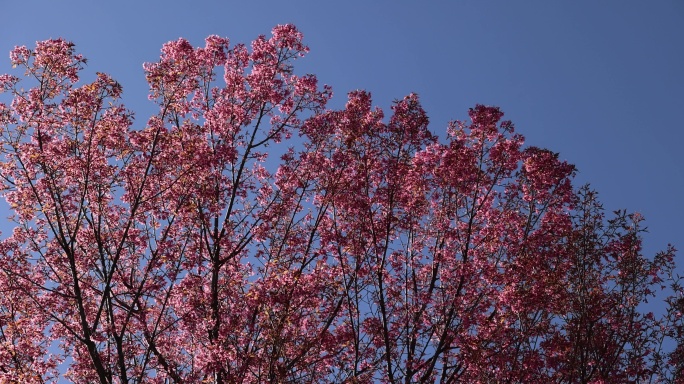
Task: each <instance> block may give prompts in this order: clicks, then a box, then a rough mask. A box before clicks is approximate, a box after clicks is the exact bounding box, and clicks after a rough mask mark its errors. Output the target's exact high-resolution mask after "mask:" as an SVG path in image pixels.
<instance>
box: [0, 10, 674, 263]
mask: <svg viewBox="0 0 684 384" xmlns="http://www.w3.org/2000/svg"><path fill="white" fill-rule="evenodd" d="M3 15H4V17H3V21H2V23H0V54H1V53H2V52H5V54H3V55H6V53H7V52H9V50H10V49H11V48H12V47H13V46H14V45H27V46H29V47H30V46H32V45H33V44H34V43H35V41H37V40H44V39H47V38H56V37H64V38H66V39H68V40H71V41H73V42H74V43H76V45H77V49H78V51H80V52H81V53H83V54H84V55H85V56H86V57H87V58H88V59H89V64H88V71H90V73H91V74H92V76H93V77H94V76H95V75H94V73H95V71H100V72H106V73H109V74H111V75H112V76H113V77H114V78H115V79H116V80H118V81H119V82H120V83H121V84H122V85H123V87H124V102H125V103H126V105H127V106H128V107H129V108H131V109H132V110H134V111H136V114H137V118H138V120H137V123H136V124H138V125H142V124H144V123H145V121H146V120H147V117H148V116H149V114H150V113H152V112H153V111H154V106H153V105H152V104H151V103H149V102H148V101H147V98H146V95H147V85H146V83H145V80H144V76H143V72H142V63H143V62H145V61H156V60H157V59H158V57H159V49H160V48H161V45H162V44H163V43H164V42H167V41H169V40H175V39H177V38H179V37H185V38H187V39H189V40H190V41H191V42H192V43H193V44H195V45H203V40H204V38H205V37H206V36H208V35H210V34H217V35H221V36H227V37H229V38H230V39H231V41H232V42H235V43H237V42H245V43H247V42H249V41H251V40H252V39H254V38H255V37H256V36H257V35H259V34H268V33H269V31H270V30H271V28H272V27H273V26H274V25H276V24H284V23H294V24H295V25H297V27H298V28H299V29H300V30H301V31H302V32H303V33H304V35H305V42H306V43H307V44H308V45H309V47H310V48H311V53H310V54H309V55H308V56H307V57H306V58H305V59H303V60H301V61H300V62H299V63H297V68H298V69H297V70H298V71H299V72H302V73H306V72H310V73H315V74H316V75H317V76H318V78H319V80H320V81H321V82H322V83H326V84H329V85H331V86H332V87H333V91H334V92H335V97H334V98H333V102H332V104H331V106H332V107H341V106H342V105H343V103H344V101H345V99H346V96H345V94H346V93H347V92H349V91H351V90H354V89H367V90H369V91H370V92H371V93H372V95H373V98H374V100H375V102H376V103H377V104H378V105H380V106H381V107H388V106H389V104H390V102H391V101H392V100H394V99H400V98H402V97H403V96H404V95H406V94H408V93H410V92H416V93H418V94H419V95H420V97H421V100H422V102H423V104H424V107H425V109H426V110H427V112H428V114H429V116H430V119H431V130H432V131H433V132H435V133H437V134H439V135H442V136H443V135H444V132H445V127H446V124H447V122H448V121H449V120H452V119H466V118H467V111H468V108H469V107H472V106H474V105H475V104H476V103H481V104H487V105H498V106H499V107H501V108H502V110H503V111H504V112H505V113H506V118H508V119H511V120H513V122H514V123H515V124H516V127H517V131H518V132H520V133H522V134H523V135H525V136H526V138H527V143H528V144H531V145H536V146H542V147H548V148H549V149H551V150H553V151H556V152H560V157H561V158H562V159H565V160H567V161H569V162H571V163H574V164H576V165H577V167H578V169H579V171H580V173H579V176H578V180H577V183H578V184H581V183H586V182H589V183H591V184H592V185H593V187H594V188H596V189H597V190H598V191H599V193H600V197H601V200H602V201H603V202H604V205H605V207H606V208H607V209H608V210H614V209H619V208H626V209H627V210H630V211H638V212H640V213H642V214H643V215H644V216H645V217H646V224H647V226H648V227H649V228H650V232H651V233H650V234H648V235H647V236H646V237H645V240H646V244H645V245H646V250H647V251H649V252H654V251H656V250H659V249H663V248H664V247H665V245H666V244H667V243H668V242H671V243H673V244H674V245H675V246H679V248H680V249H682V250H683V252H684V240H683V239H684V236H682V235H683V234H684V225H682V218H683V217H684V159H683V158H682V150H681V146H682V143H684V127H682V118H681V116H680V115H681V114H682V112H683V111H684V91H683V89H684V71H682V68H684V44H683V42H684V3H682V2H681V1H678V0H670V1H666V0H659V1H652V2H643V1H636V0H633V1H632V0H628V1H623V0H614V1H602V2H592V1H588V0H586V1H573V2H542V1H525V2H508V1H503V0H501V1H482V2H465V1H464V2H457V1H453V2H450V1H434V2H409V1H373V2H364V1H345V2H314V1H292V2H276V1H259V2H247V1H241V2H235V1H223V2H218V1H217V2H211V1H204V0H202V1H193V2H181V1H174V0H170V1H169V0H167V1H158V0H154V1H153V0H146V1H132V0H121V1H117V2H91V1H87V0H72V1H68V2H54V1H48V0H36V1H31V2H19V1H15V2H9V3H6V4H3ZM5 57H7V56H5ZM8 71H10V65H9V60H8V59H7V58H5V59H4V60H0V72H2V73H4V72H8ZM86 80H87V81H90V79H86ZM0 230H2V231H3V232H5V233H7V232H8V231H10V228H3V226H2V225H0ZM680 264H683V265H684V263H680Z"/></svg>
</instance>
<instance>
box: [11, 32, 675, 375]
mask: <svg viewBox="0 0 684 384" xmlns="http://www.w3.org/2000/svg"><path fill="white" fill-rule="evenodd" d="M307 51H308V48H307V47H306V46H305V45H303V43H302V35H301V33H300V32H299V31H297V29H296V28H295V27H294V26H292V25H282V26H277V27H275V28H274V29H273V31H272V37H270V38H266V37H264V36H260V37H258V38H257V39H256V40H254V41H253V42H252V44H251V46H250V47H247V46H245V45H242V44H237V45H233V46H230V45H229V41H228V39H226V38H221V37H217V36H210V37H208V38H207V39H206V44H205V46H204V47H203V48H194V47H193V46H191V45H190V43H189V42H188V41H186V40H183V39H179V40H177V41H173V42H169V43H167V44H165V45H164V46H163V48H162V53H161V58H160V60H159V61H158V62H155V63H148V64H145V66H144V70H145V75H146V78H147V81H148V83H149V86H150V95H149V98H150V100H151V101H152V102H154V103H156V104H157V106H158V112H157V113H156V114H155V115H154V116H152V117H150V118H149V119H148V120H147V122H146V123H145V124H141V125H140V126H138V127H136V125H135V124H134V121H133V116H132V112H131V111H129V110H128V109H126V108H125V107H124V106H123V105H122V103H121V92H122V87H121V85H120V84H119V83H118V82H117V81H116V80H114V79H112V78H111V77H110V76H108V75H106V74H103V73H98V74H97V76H96V77H95V78H94V79H92V81H90V82H83V81H81V80H80V78H79V76H80V73H81V70H82V69H83V67H84V66H85V64H86V59H85V58H84V57H83V56H81V55H79V54H77V53H76V52H75V48H74V45H73V44H72V43H69V42H67V41H64V40H61V39H56V40H47V41H43V42H38V43H37V44H36V46H35V48H34V49H28V48H26V47H17V48H15V49H14V50H13V51H12V52H11V55H10V58H11V63H12V65H13V66H14V67H19V69H18V71H20V72H21V71H23V76H22V77H23V78H22V79H20V77H17V76H14V75H2V76H0V90H1V91H3V92H4V93H5V95H6V96H7V97H9V98H11V101H9V102H8V103H6V104H4V103H3V104H0V128H1V134H2V138H1V140H2V141H1V148H2V152H3V155H4V157H3V159H2V162H1V163H0V164H1V165H0V175H1V176H2V178H1V183H2V186H1V187H0V188H1V192H2V195H3V196H4V198H5V199H6V201H7V203H8V204H9V206H10V208H11V210H12V216H11V223H13V230H12V232H11V234H6V235H5V236H4V240H2V242H0V292H1V295H0V382H1V383H48V382H49V383H57V382H65V381H70V382H74V383H84V384H85V383H103V384H104V383H214V384H218V383H267V382H268V383H376V382H377V383H400V382H401V383H432V382H439V383H629V382H635V383H636V382H639V383H641V382H677V380H679V377H680V376H679V374H680V369H681V363H680V362H681V361H682V358H683V357H684V352H682V351H683V350H684V349H682V348H681V347H679V345H680V344H681V345H684V343H679V341H680V340H682V339H683V338H684V336H683V334H684V331H682V330H683V329H684V326H683V324H682V322H681V320H680V318H681V314H680V313H681V311H682V310H684V304H682V303H684V299H679V297H680V296H677V295H679V291H680V288H679V286H678V285H677V283H676V278H675V277H676V276H673V268H674V264H673V257H674V249H673V248H672V247H669V248H667V249H666V250H665V251H663V252H661V253H658V254H656V255H653V256H649V257H646V256H644V255H643V253H642V250H641V234H642V232H643V229H642V226H641V220H642V219H641V217H640V216H639V215H635V214H627V213H625V212H616V213H615V214H614V215H612V216H611V217H610V218H609V217H606V215H605V212H604V210H603V209H602V207H601V204H600V203H599V201H598V199H597V194H596V192H594V191H592V190H591V189H589V188H588V187H582V188H576V187H574V186H573V185H572V180H573V177H574V175H575V168H574V167H573V166H572V165H570V164H568V163H566V162H565V161H562V160H560V159H559V157H558V155H557V154H555V153H553V152H551V151H549V150H545V149H541V148H536V147H525V146H524V143H523V137H522V136H521V135H519V134H516V133H515V132H514V128H513V124H512V123H511V122H508V121H503V120H502V116H503V113H502V112H501V111H500V110H499V109H498V108H495V107H487V106H482V105H477V106H475V107H474V108H473V109H471V110H470V111H469V117H470V119H469V121H468V122H459V121H456V122H453V123H451V124H450V125H449V127H448V129H447V136H446V138H444V139H437V137H436V136H435V135H433V133H431V131H430V130H428V117H427V116H426V113H425V111H424V110H423V109H422V107H421V105H420V103H419V100H418V97H417V96H416V95H414V94H411V95H409V96H406V97H405V98H403V99H401V100H398V101H396V102H394V104H393V106H392V108H391V109H392V110H391V113H390V114H391V116H390V117H389V118H387V119H386V118H385V115H384V113H383V111H382V110H381V109H379V108H377V107H373V106H372V102H371V97H370V94H369V93H367V92H363V91H355V92H351V93H350V94H349V96H348V102H347V104H346V106H345V107H344V109H342V110H329V109H327V108H326V103H327V101H328V100H329V99H330V97H331V96H332V92H331V90H330V88H328V87H326V86H324V87H320V86H319V85H318V83H317V80H316V77H315V76H313V75H303V76H300V75H296V74H295V72H294V70H293V63H294V61H295V59H297V58H299V57H301V56H304V55H305V53H306V52H307ZM269 153H271V154H272V155H273V154H274V153H278V154H279V155H276V156H271V158H269ZM278 157H279V158H278ZM668 284H672V286H673V287H674V288H675V292H674V293H673V295H672V296H671V297H669V298H668V299H666V304H664V305H663V310H662V313H661V314H660V315H655V314H653V313H646V312H644V311H642V309H643V306H642V304H643V303H645V302H646V301H647V300H649V299H650V300H655V298H654V297H655V294H656V293H657V292H660V291H661V290H662V289H664V288H667V286H668ZM668 289H669V288H668ZM661 297H662V296H661ZM678 343H679V344H678ZM668 346H670V347H668ZM672 346H676V347H672ZM668 348H669V349H668ZM670 349H672V351H670Z"/></svg>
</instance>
